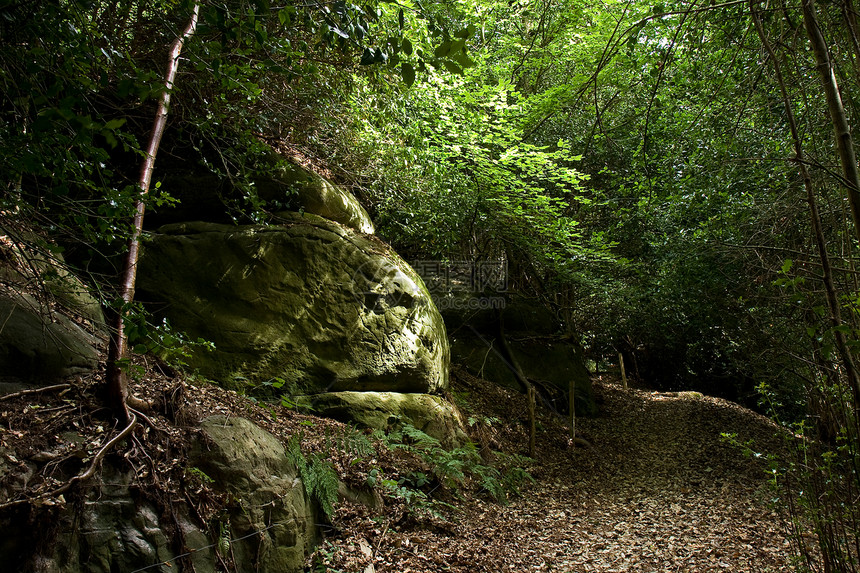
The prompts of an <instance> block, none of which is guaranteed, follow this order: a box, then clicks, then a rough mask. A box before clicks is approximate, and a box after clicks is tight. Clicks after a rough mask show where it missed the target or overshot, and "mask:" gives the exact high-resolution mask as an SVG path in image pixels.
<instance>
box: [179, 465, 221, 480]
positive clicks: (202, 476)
mask: <svg viewBox="0 0 860 573" xmlns="http://www.w3.org/2000/svg"><path fill="white" fill-rule="evenodd" d="M185 472H186V473H187V474H188V476H189V477H190V478H192V479H195V480H197V481H199V482H200V483H202V484H211V483H215V480H214V479H212V478H211V477H209V476H208V475H206V472H204V471H203V470H201V469H200V468H195V467H191V468H188V469H186V470H185Z"/></svg>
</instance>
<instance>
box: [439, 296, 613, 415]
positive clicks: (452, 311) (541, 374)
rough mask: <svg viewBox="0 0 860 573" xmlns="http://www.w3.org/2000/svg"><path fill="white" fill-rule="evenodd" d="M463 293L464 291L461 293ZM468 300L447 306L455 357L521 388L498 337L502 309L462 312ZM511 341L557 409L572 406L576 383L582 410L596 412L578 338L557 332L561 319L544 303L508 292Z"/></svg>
mask: <svg viewBox="0 0 860 573" xmlns="http://www.w3.org/2000/svg"><path fill="white" fill-rule="evenodd" d="M460 296H461V297H465V296H466V295H463V294H461V295H460ZM464 308H466V309H467V308H468V305H451V306H449V307H448V308H447V309H446V310H444V311H443V316H444V318H445V321H446V324H447V327H448V330H449V331H450V332H452V333H453V334H452V335H451V336H450V344H451V356H452V361H453V362H455V363H457V364H461V365H463V366H464V367H465V368H466V369H467V370H468V371H469V372H470V373H472V374H474V375H476V376H480V377H482V378H485V379H487V380H492V381H493V382H496V383H497V384H500V385H502V386H505V387H507V388H510V389H512V390H519V391H522V390H523V389H522V388H521V387H520V383H519V381H518V379H517V376H516V375H515V374H514V371H513V365H512V364H510V361H509V360H508V359H507V357H506V356H505V350H504V345H503V344H502V343H501V341H500V340H499V311H500V310H502V309H483V310H479V311H464V310H462V309H464ZM503 313H504V329H505V333H506V338H507V342H508V346H509V347H510V350H511V352H513V354H514V356H515V358H516V361H517V362H518V363H519V365H520V367H521V368H522V371H523V374H524V375H525V376H526V378H528V379H530V380H532V381H533V382H534V383H536V385H537V386H538V390H539V391H541V392H542V394H543V395H544V399H545V400H549V401H554V402H556V403H554V404H551V405H552V406H553V407H554V408H556V409H557V410H559V411H564V410H566V409H568V406H567V399H566V398H565V397H564V396H563V394H564V393H567V392H568V389H569V388H570V387H571V385H573V388H574V392H575V396H576V412H577V414H578V415H582V416H591V415H595V414H596V413H597V405H596V403H595V401H594V393H593V391H592V388H591V378H590V376H589V373H588V369H587V368H586V367H585V361H584V359H583V356H582V348H581V347H580V346H579V345H578V344H576V343H575V342H574V341H572V340H569V339H565V338H564V337H562V336H559V334H558V331H559V328H560V326H559V324H558V320H557V319H556V318H555V317H554V316H553V314H552V313H551V312H549V311H548V310H547V309H546V308H545V307H543V306H542V305H540V304H537V303H535V302H532V301H529V300H527V299H524V298H522V297H517V296H512V295H509V296H508V297H506V300H505V305H504V307H503Z"/></svg>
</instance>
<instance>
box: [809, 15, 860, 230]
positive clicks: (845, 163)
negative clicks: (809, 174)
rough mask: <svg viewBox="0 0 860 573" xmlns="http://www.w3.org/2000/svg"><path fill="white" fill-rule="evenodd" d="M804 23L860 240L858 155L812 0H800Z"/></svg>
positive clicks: (859, 174) (852, 216)
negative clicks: (801, 0) (856, 154)
mask: <svg viewBox="0 0 860 573" xmlns="http://www.w3.org/2000/svg"><path fill="white" fill-rule="evenodd" d="M802 6H803V26H804V28H806V35H807V36H809V43H810V45H811V46H812V52H813V53H814V54H815V64H816V66H815V67H816V69H817V70H818V75H819V77H820V78H821V83H822V86H823V87H824V95H825V97H826V98H827V112H828V114H829V115H830V121H831V122H832V123H833V133H834V137H835V138H836V151H837V153H838V154H839V161H840V162H841V163H842V178H843V181H842V184H843V185H844V186H845V188H846V191H847V192H848V203H849V205H850V206H851V218H852V219H853V220H854V232H855V233H856V234H857V237H858V240H860V169H858V167H857V158H856V156H855V154H854V140H853V138H852V136H851V128H850V126H849V125H848V117H847V116H846V115H845V108H844V107H843V105H842V96H841V95H840V94H839V85H838V84H837V83H836V73H835V71H834V69H833V62H832V61H831V60H830V52H829V50H828V49H827V42H825V40H824V35H823V34H822V33H821V28H820V27H819V26H818V18H817V17H816V15H815V2H814V0H803V4H802Z"/></svg>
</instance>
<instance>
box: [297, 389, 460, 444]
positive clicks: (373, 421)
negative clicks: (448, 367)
mask: <svg viewBox="0 0 860 573" xmlns="http://www.w3.org/2000/svg"><path fill="white" fill-rule="evenodd" d="M297 401H298V403H299V404H300V405H302V406H308V407H310V408H311V409H312V411H313V412H314V413H315V414H319V415H321V416H326V417H328V418H334V419H335V420H340V421H342V422H347V423H356V424H358V425H360V426H363V427H366V428H373V429H376V430H390V429H392V428H397V427H398V426H400V425H402V424H404V423H408V424H411V425H412V426H415V427H416V428H418V429H419V430H421V431H422V432H424V433H425V434H427V435H429V436H432V437H434V438H436V439H437V440H439V442H440V443H441V444H442V445H443V446H444V447H447V448H455V447H459V446H462V445H463V444H465V443H466V442H467V441H468V439H469V438H468V436H467V434H466V427H465V426H466V425H465V421H464V420H463V415H462V414H461V413H460V411H459V410H458V409H457V407H456V406H455V405H454V404H452V403H451V402H449V401H448V400H446V399H445V398H443V397H442V396H431V395H429V394H401V393H397V392H327V393H325V394H317V395H315V396H302V397H299V398H297Z"/></svg>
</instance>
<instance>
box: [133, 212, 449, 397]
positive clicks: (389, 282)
mask: <svg viewBox="0 0 860 573" xmlns="http://www.w3.org/2000/svg"><path fill="white" fill-rule="evenodd" d="M282 222H283V224H280V225H274V226H238V227H237V226H231V225H218V224H213V223H200V222H197V223H185V224H174V225H169V226H166V227H164V228H162V229H161V230H160V232H159V233H157V234H154V235H153V236H152V237H151V238H150V240H148V241H147V243H146V248H145V251H144V254H143V258H142V259H141V263H140V269H139V279H138V285H139V287H140V295H141V298H142V299H143V300H146V301H149V303H150V308H151V309H153V310H155V311H156V312H157V313H158V314H160V315H162V316H165V317H167V318H169V319H170V322H171V324H172V325H173V326H174V327H175V328H176V329H178V330H180V331H184V332H186V333H188V334H189V335H191V336H192V337H194V338H196V337H202V338H204V339H207V340H210V341H212V342H214V343H215V347H216V349H215V350H214V351H212V352H207V351H203V350H200V351H197V352H195V353H194V354H193V356H192V357H191V358H190V365H191V366H192V367H193V368H198V369H199V370H200V372H201V373H202V374H203V375H204V376H206V377H208V378H211V379H213V380H216V381H218V382H220V383H222V384H226V385H235V383H236V381H239V382H242V383H244V381H250V382H251V383H255V384H263V383H267V382H273V381H274V382H277V383H278V384H281V383H284V384H285V385H286V386H287V387H288V388H289V389H290V390H292V391H293V392H294V393H296V392H298V393H318V392H322V391H341V390H359V391H382V392H419V393H434V392H438V391H440V390H442V389H444V388H445V387H446V386H447V383H448V365H449V350H448V340H447V337H446V334H445V327H444V324H443V322H442V318H441V316H440V315H439V312H438V311H437V310H436V307H435V306H434V305H433V302H432V300H431V298H430V296H429V293H428V292H427V290H426V288H425V287H424V283H423V282H422V280H421V278H420V277H419V276H418V275H417V274H416V273H415V272H414V271H413V270H412V268H411V267H410V266H409V265H408V264H406V263H405V262H404V261H403V260H402V259H401V258H400V257H399V256H397V254H396V253H394V252H393V251H391V249H390V248H389V247H387V246H386V245H385V244H384V243H382V242H380V241H379V240H378V239H376V238H374V237H371V236H366V235H363V234H360V233H357V232H355V231H353V230H351V229H349V228H346V227H344V226H342V225H339V224H337V223H333V222H331V221H327V220H325V219H322V218H320V217H316V216H313V215H308V214H305V215H303V216H300V215H298V214H294V213H292V214H290V213H285V214H284V219H283V221H282Z"/></svg>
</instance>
